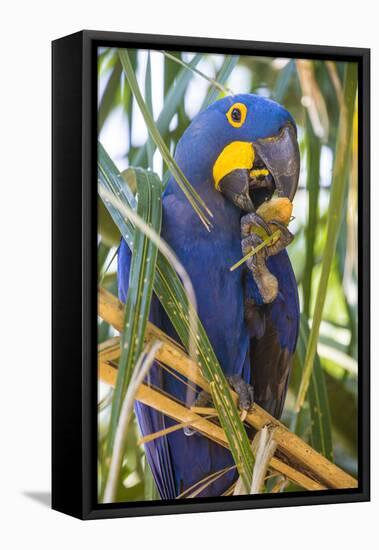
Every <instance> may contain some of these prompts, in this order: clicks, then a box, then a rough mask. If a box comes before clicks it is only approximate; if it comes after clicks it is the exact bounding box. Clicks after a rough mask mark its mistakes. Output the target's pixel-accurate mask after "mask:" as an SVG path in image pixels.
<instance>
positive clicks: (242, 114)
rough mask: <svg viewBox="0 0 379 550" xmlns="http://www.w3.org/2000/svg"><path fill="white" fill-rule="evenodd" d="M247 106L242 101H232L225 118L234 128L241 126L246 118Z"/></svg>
mask: <svg viewBox="0 0 379 550" xmlns="http://www.w3.org/2000/svg"><path fill="white" fill-rule="evenodd" d="M246 114H247V108H246V105H244V104H243V103H234V105H232V106H231V107H230V109H229V111H228V112H227V113H226V118H227V119H228V121H229V123H230V124H231V125H232V126H234V128H241V126H242V124H243V123H244V122H245V120H246Z"/></svg>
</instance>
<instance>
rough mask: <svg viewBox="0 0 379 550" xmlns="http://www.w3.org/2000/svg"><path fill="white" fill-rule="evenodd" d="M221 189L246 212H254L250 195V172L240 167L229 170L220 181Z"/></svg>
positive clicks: (225, 195)
mask: <svg viewBox="0 0 379 550" xmlns="http://www.w3.org/2000/svg"><path fill="white" fill-rule="evenodd" d="M219 191H221V193H222V194H223V195H224V197H226V198H227V199H229V200H230V201H231V202H233V203H234V204H235V205H236V206H238V208H240V209H241V210H244V211H245V212H254V211H255V208H254V204H253V202H252V200H251V198H250V195H249V172H248V170H245V169H238V170H233V171H232V172H229V174H227V175H226V176H224V177H223V178H222V180H221V181H220V183H219Z"/></svg>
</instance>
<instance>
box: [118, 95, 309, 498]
mask: <svg viewBox="0 0 379 550" xmlns="http://www.w3.org/2000/svg"><path fill="white" fill-rule="evenodd" d="M296 136H297V133H296V125H295V122H294V120H293V118H292V116H291V115H290V114H289V112H288V111H287V110H286V109H284V108H283V107H282V106H280V105H279V104H277V103H275V102H274V101H271V100H269V99H266V98H263V97H260V96H257V95H253V94H239V95H235V96H230V97H225V98H223V99H220V100H218V101H216V102H214V103H213V104H212V105H210V106H209V107H208V108H207V109H205V110H204V111H202V112H200V113H199V114H198V115H197V116H196V117H195V118H194V119H193V121H192V122H191V124H190V125H189V126H188V128H187V129H186V130H185V132H184V133H183V135H182V137H181V139H180V140H179V142H178V144H177V147H176V152H175V159H176V162H177V163H178V164H179V166H180V168H181V169H182V171H183V172H184V173H185V175H186V177H187V178H188V180H189V181H190V183H191V184H192V186H193V187H194V188H195V189H196V190H197V192H198V193H199V195H200V196H201V197H202V198H203V200H204V201H205V203H206V205H207V206H208V208H210V210H211V211H212V213H213V216H214V217H213V219H212V223H213V229H212V230H211V232H208V231H207V230H206V229H205V228H204V226H203V225H202V224H201V222H200V221H199V218H198V216H197V215H196V213H195V212H194V210H193V209H192V207H191V206H190V204H189V203H188V201H187V199H186V198H185V196H184V194H183V192H182V191H181V189H180V188H179V186H178V185H177V183H176V181H175V179H174V178H173V177H171V179H170V180H169V182H168V185H167V187H166V190H165V192H164V196H163V221H162V232H161V235H162V237H163V239H165V241H167V243H168V244H169V245H170V246H171V248H172V249H173V250H174V251H175V253H176V254H177V256H178V257H179V259H180V261H181V262H182V264H183V265H184V267H185V268H186V270H187V272H188V274H189V275H190V277H191V280H192V283H193V286H194V290H195V293H196V299H197V304H198V314H199V317H200V319H201V322H202V324H203V325H204V328H205V330H206V332H207V334H208V337H209V340H210V342H211V344H212V346H213V348H214V351H215V353H216V356H217V358H218V360H219V362H220V365H221V367H222V369H223V372H224V373H225V375H226V376H227V377H228V380H229V381H230V384H231V386H232V387H233V388H234V389H235V390H236V391H237V393H238V394H239V398H240V407H242V408H245V409H248V408H250V406H251V405H252V403H253V401H254V402H255V403H258V404H259V405H261V406H262V407H263V408H264V409H266V411H268V412H269V413H271V414H272V415H273V416H275V417H276V418H279V417H280V415H281V412H282V409H283V406H284V400H285V396H286V392H287V384H288V378H289V374H290V365H291V357H292V355H293V353H294V351H295V347H296V341H297V335H298V326H299V303H298V292H297V284H296V280H295V276H294V273H293V270H292V267H291V263H290V260H289V257H288V255H287V252H286V250H285V247H286V246H287V245H288V244H289V242H290V241H291V240H292V235H291V233H290V232H289V231H288V229H287V228H286V227H285V226H281V225H280V224H279V223H277V222H274V223H276V224H277V226H278V228H279V229H280V238H279V240H278V241H277V243H275V245H272V246H271V247H269V248H263V249H262V250H261V252H259V253H258V254H257V255H256V256H254V257H253V258H252V259H250V260H249V261H248V262H247V263H246V264H244V266H243V267H241V268H239V269H237V270H235V271H233V272H231V271H230V267H231V266H232V265H233V264H234V263H235V262H237V261H238V260H239V259H240V258H241V256H242V253H246V251H247V250H250V249H251V247H252V246H256V244H257V243H259V242H260V237H259V236H258V234H259V232H255V231H252V229H254V228H256V227H259V226H261V227H263V228H264V229H265V230H266V231H268V232H269V233H270V229H269V228H268V227H267V223H266V222H265V221H264V220H262V219H261V218H260V217H259V215H258V214H257V213H256V210H257V209H258V207H259V206H260V205H261V204H262V203H263V202H264V201H266V200H269V199H270V198H271V197H272V196H276V195H278V196H284V197H288V198H289V199H290V200H292V199H293V197H294V195H295V192H296V188H297V182H298V176H299V166H300V160H299V149H298V144H297V137H296ZM274 194H276V195H274ZM130 263H131V252H130V250H129V248H128V246H127V244H126V243H125V242H124V241H123V240H122V242H121V245H120V248H119V253H118V289H119V297H120V300H122V301H123V302H125V300H126V295H127V291H128V284H129V270H130ZM150 318H151V321H152V322H153V323H155V324H156V325H157V326H158V327H160V328H161V329H162V330H163V331H164V332H166V333H167V334H168V335H170V336H171V337H173V338H175V339H176V340H178V336H177V334H176V332H175V330H174V329H173V327H172V325H171V323H170V321H169V319H168V317H167V315H166V313H165V312H164V310H163V308H162V306H161V305H160V304H159V302H158V299H157V298H156V297H153V301H152V306H151V315H150ZM150 381H151V383H152V384H153V385H154V386H156V387H158V388H161V389H162V390H163V391H165V392H167V393H168V394H170V395H172V396H173V397H174V398H175V399H177V400H179V401H181V402H183V403H185V402H186V392H187V388H186V385H185V384H184V383H183V382H182V381H180V380H178V379H177V378H174V377H173V376H172V375H171V374H170V373H168V372H166V371H164V370H163V369H162V368H161V367H160V366H159V365H157V364H155V365H154V366H153V368H152V369H151V371H150ZM203 399H204V395H201V393H199V395H198V398H197V402H200V401H202V400H203ZM135 411H136V416H137V419H138V423H139V427H140V430H141V432H142V434H143V435H146V434H149V433H152V432H156V431H158V430H162V429H164V428H167V427H169V426H172V425H174V424H175V422H174V421H173V420H171V419H170V418H168V417H166V416H164V415H162V414H161V413H159V412H158V411H156V410H154V409H152V408H150V407H148V406H145V405H143V404H141V403H138V402H137V403H136V407H135ZM145 449H146V455H147V460H148V462H149V465H150V467H151V470H152V473H153V476H154V479H155V482H156V485H157V487H158V490H159V493H160V496H161V498H162V499H175V498H177V497H178V496H179V495H181V494H182V493H183V492H185V491H187V490H188V491H190V490H192V488H193V489H198V496H199V497H214V496H221V495H223V494H224V493H225V492H226V491H227V490H228V489H229V488H230V487H231V485H232V484H233V483H234V481H235V480H236V478H237V472H236V469H235V468H234V469H233V468H232V467H233V465H234V462H233V458H232V456H231V453H230V452H229V451H228V450H227V449H225V448H223V447H221V446H219V445H217V444H216V443H214V442H212V441H210V440H209V439H207V438H206V437H204V436H202V435H201V434H199V433H197V432H196V431H195V430H192V429H191V430H189V429H182V430H177V431H174V432H172V433H170V434H169V435H166V436H163V437H160V438H157V439H155V440H153V441H151V442H149V443H147V444H146V446H145ZM229 467H230V468H229ZM228 468H229V469H228ZM224 469H227V470H226V471H225V472H224V473H223V474H217V472H220V471H221V470H224ZM212 474H214V477H213V478H212V477H211V478H209V476H210V475H212ZM203 480H205V481H203ZM187 494H188V493H187Z"/></svg>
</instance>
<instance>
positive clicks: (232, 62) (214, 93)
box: [200, 55, 239, 111]
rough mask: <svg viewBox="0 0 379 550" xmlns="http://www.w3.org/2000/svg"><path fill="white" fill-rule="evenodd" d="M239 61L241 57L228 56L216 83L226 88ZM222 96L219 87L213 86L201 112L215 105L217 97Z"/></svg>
mask: <svg viewBox="0 0 379 550" xmlns="http://www.w3.org/2000/svg"><path fill="white" fill-rule="evenodd" d="M238 61H239V55H227V56H225V59H224V61H223V64H222V65H221V68H220V70H219V72H218V73H217V76H216V81H217V82H218V83H219V84H221V85H222V86H224V85H225V84H226V82H227V80H228V78H229V76H230V75H231V73H232V71H233V69H234V67H235V66H236V65H237V63H238ZM219 94H220V90H219V88H218V87H217V86H215V85H214V84H212V85H211V87H210V88H209V90H208V93H207V95H206V96H205V99H204V101H203V104H202V106H201V109H200V110H201V111H202V110H203V109H206V108H207V107H208V105H210V104H211V103H213V102H214V101H215V100H216V99H217V97H218V96H219Z"/></svg>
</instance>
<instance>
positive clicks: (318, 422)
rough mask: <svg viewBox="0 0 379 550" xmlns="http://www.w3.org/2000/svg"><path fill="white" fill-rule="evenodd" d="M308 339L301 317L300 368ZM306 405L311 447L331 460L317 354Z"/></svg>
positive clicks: (327, 412) (326, 408)
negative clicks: (307, 404) (308, 415)
mask: <svg viewBox="0 0 379 550" xmlns="http://www.w3.org/2000/svg"><path fill="white" fill-rule="evenodd" d="M308 339H309V327H308V322H307V318H306V317H305V316H304V315H302V316H301V319H300V331H299V339H298V343H297V348H296V354H297V359H298V361H299V364H300V365H301V366H303V365H304V361H305V354H306V349H307V344H308ZM308 403H309V413H310V421H311V430H310V437H311V445H312V447H313V448H314V449H316V451H319V452H320V453H321V454H323V455H324V456H325V457H326V458H327V459H328V460H333V442H332V421H331V415H330V407H329V398H328V392H327V388H326V383H325V376H324V372H323V370H322V366H321V362H320V358H319V356H318V354H317V353H316V355H315V360H314V367H313V370H312V376H311V380H310V384H309V390H308ZM302 410H303V409H302ZM301 412H302V411H300V413H299V414H301Z"/></svg>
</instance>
